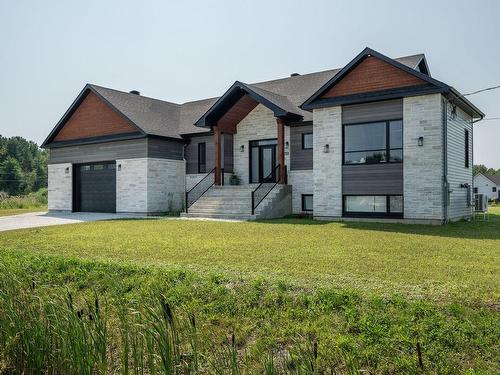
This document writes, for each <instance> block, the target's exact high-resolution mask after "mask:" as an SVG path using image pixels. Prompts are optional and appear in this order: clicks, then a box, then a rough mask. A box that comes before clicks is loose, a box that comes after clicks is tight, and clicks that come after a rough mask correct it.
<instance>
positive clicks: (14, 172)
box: [0, 156, 26, 195]
mask: <svg viewBox="0 0 500 375" xmlns="http://www.w3.org/2000/svg"><path fill="white" fill-rule="evenodd" d="M0 190H3V191H6V192H7V193H9V194H10V195H19V194H22V193H24V192H25V190H26V182H25V179H24V174H23V170H22V168H21V165H20V164H19V162H18V161H17V159H15V158H13V157H12V156H7V157H6V158H5V160H4V161H3V162H2V163H1V164H0Z"/></svg>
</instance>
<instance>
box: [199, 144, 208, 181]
mask: <svg viewBox="0 0 500 375" xmlns="http://www.w3.org/2000/svg"><path fill="white" fill-rule="evenodd" d="M198 173H207V145H206V143H205V142H200V143H198Z"/></svg>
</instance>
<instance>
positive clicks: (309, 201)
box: [302, 194, 313, 211]
mask: <svg viewBox="0 0 500 375" xmlns="http://www.w3.org/2000/svg"><path fill="white" fill-rule="evenodd" d="M312 210H313V196H312V194H302V211H312Z"/></svg>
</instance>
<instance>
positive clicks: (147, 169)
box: [116, 158, 185, 213]
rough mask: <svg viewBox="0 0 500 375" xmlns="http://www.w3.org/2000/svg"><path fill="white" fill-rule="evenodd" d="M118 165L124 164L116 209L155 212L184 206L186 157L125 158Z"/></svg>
mask: <svg viewBox="0 0 500 375" xmlns="http://www.w3.org/2000/svg"><path fill="white" fill-rule="evenodd" d="M116 165H117V166H118V165H121V168H117V171H116V212H135V213H155V212H166V211H169V210H181V209H182V208H183V205H184V170H185V165H184V161H183V160H168V159H156V158H137V159H122V160H117V161H116ZM118 169H120V170H118Z"/></svg>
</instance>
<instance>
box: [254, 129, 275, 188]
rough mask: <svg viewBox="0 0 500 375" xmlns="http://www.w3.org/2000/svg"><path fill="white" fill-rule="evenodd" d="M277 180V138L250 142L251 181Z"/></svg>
mask: <svg viewBox="0 0 500 375" xmlns="http://www.w3.org/2000/svg"><path fill="white" fill-rule="evenodd" d="M261 182H276V140H275V139H270V140H262V141H252V142H250V183H261Z"/></svg>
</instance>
